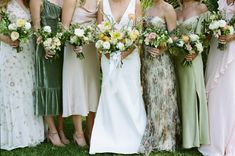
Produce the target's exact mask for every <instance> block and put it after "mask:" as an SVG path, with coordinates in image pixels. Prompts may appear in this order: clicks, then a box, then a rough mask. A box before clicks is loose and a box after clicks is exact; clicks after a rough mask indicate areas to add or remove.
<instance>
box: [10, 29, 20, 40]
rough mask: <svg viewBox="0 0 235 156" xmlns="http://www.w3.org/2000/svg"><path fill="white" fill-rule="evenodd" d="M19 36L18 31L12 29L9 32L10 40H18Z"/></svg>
mask: <svg viewBox="0 0 235 156" xmlns="http://www.w3.org/2000/svg"><path fill="white" fill-rule="evenodd" d="M19 37H20V34H19V33H18V32H16V31H13V32H12V33H11V40H12V41H16V40H18V39H19Z"/></svg>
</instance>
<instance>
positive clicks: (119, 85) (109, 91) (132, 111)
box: [90, 50, 146, 154]
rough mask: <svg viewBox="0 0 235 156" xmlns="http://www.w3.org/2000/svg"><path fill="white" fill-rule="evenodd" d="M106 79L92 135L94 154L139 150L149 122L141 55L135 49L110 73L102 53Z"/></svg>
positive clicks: (106, 60)
mask: <svg viewBox="0 0 235 156" xmlns="http://www.w3.org/2000/svg"><path fill="white" fill-rule="evenodd" d="M101 62H102V64H101V65H102V71H103V83H102V90H101V97H100V101H99V107H98V110H97V115H96V118H95V124H94V128H93V132H92V137H91V146H90V154H95V153H106V152H109V153H122V154H130V153H138V150H139V146H140V142H141V139H142V136H143V133H144V129H145V126H146V113H145V108H144V103H143V98H142V94H141V83H140V59H139V54H138V51H137V50H135V51H134V52H133V53H132V54H130V55H129V56H128V57H127V58H126V59H125V60H123V65H122V67H119V68H115V69H114V70H113V72H111V73H112V74H110V70H111V68H110V61H109V60H108V59H107V58H106V57H105V56H102V61H101Z"/></svg>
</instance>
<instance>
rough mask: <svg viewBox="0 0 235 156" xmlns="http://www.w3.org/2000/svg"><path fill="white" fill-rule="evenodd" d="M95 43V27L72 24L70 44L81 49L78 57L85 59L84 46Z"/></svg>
mask: <svg viewBox="0 0 235 156" xmlns="http://www.w3.org/2000/svg"><path fill="white" fill-rule="evenodd" d="M92 42H95V27H94V26H92V25H79V24H72V25H71V26H70V29H69V43H70V44H71V45H74V46H79V47H80V52H79V53H78V54H77V57H78V58H80V59H84V58H85V57H84V54H83V50H82V46H83V45H86V44H89V43H92Z"/></svg>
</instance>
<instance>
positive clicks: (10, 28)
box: [8, 23, 17, 30]
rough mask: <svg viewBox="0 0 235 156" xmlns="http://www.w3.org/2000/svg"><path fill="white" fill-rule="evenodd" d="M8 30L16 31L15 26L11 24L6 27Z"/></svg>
mask: <svg viewBox="0 0 235 156" xmlns="http://www.w3.org/2000/svg"><path fill="white" fill-rule="evenodd" d="M8 29H9V30H16V29H17V25H16V24H15V23H12V24H10V25H9V26H8Z"/></svg>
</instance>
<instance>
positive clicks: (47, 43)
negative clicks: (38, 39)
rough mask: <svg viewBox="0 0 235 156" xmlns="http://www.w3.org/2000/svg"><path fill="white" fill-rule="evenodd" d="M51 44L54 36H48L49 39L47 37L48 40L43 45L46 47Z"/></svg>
mask: <svg viewBox="0 0 235 156" xmlns="http://www.w3.org/2000/svg"><path fill="white" fill-rule="evenodd" d="M51 44H52V38H48V39H46V41H44V42H43V45H44V46H45V47H50V46H51Z"/></svg>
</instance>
